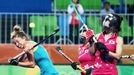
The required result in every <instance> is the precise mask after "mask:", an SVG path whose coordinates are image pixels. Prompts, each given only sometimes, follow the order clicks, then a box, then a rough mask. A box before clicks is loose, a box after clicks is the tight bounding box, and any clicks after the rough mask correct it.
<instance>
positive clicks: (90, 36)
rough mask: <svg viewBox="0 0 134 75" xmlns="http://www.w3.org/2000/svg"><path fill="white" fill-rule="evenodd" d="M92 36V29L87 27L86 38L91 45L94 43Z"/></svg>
mask: <svg viewBox="0 0 134 75" xmlns="http://www.w3.org/2000/svg"><path fill="white" fill-rule="evenodd" d="M93 37H94V32H93V30H91V29H89V30H88V31H86V38H87V40H88V42H89V43H90V45H92V44H93V43H94V40H93Z"/></svg>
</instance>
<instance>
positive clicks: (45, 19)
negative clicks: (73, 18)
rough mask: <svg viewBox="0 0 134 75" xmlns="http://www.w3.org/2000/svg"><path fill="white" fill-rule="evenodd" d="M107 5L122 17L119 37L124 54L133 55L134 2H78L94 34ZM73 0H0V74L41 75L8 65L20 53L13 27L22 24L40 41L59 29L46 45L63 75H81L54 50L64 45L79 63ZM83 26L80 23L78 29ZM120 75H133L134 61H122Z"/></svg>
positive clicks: (82, 0) (112, 0)
mask: <svg viewBox="0 0 134 75" xmlns="http://www.w3.org/2000/svg"><path fill="white" fill-rule="evenodd" d="M105 2H109V3H110V4H108V6H109V7H110V9H111V10H113V11H114V13H116V14H119V15H121V16H122V17H123V22H122V24H121V29H122V30H121V31H120V33H119V35H120V36H122V37H123V41H124V45H123V55H127V54H128V55H130V54H134V45H133V44H134V0H79V3H80V4H81V5H82V7H83V9H84V13H83V14H81V17H82V19H83V21H84V22H85V23H86V24H87V25H88V26H90V27H91V28H92V29H93V30H94V31H95V34H97V33H100V32H101V31H102V20H103V16H104V14H103V9H105V7H106V6H105ZM69 4H71V1H70V0H0V43H1V44H0V63H1V65H0V73H1V74H3V75H16V74H18V75H39V74H40V73H39V69H38V67H35V68H34V69H31V68H24V67H18V66H11V65H3V64H7V59H8V58H10V57H12V56H15V55H16V54H18V53H20V52H21V51H19V50H18V49H17V48H16V47H15V46H14V45H12V44H11V43H12V41H11V39H10V33H11V32H12V29H13V26H14V25H16V24H17V25H20V26H21V27H22V28H23V30H24V31H25V32H26V33H27V34H28V35H29V36H30V37H31V39H32V40H34V41H36V42H39V41H41V40H42V39H44V38H46V37H48V36H49V35H50V34H51V33H52V32H53V31H54V29H55V28H60V32H58V33H57V34H56V35H55V36H54V37H52V38H50V39H49V40H47V41H46V42H45V43H44V44H43V45H44V47H46V49H47V50H48V53H49V55H50V57H51V59H52V60H53V63H54V64H55V66H56V68H57V69H58V71H59V72H60V74H61V75H79V74H80V73H79V71H74V70H73V69H72V68H71V67H70V65H69V62H68V61H66V59H64V58H63V57H62V56H61V55H60V54H58V52H57V51H56V50H55V47H56V45H61V47H62V48H63V50H64V52H65V53H66V54H67V55H68V56H69V57H70V58H72V59H73V60H74V61H78V60H77V56H78V47H79V44H80V41H79V36H77V35H76V34H77V33H75V32H72V35H71V37H70V31H72V30H71V29H70V27H69V22H68V21H69V14H68V6H69ZM81 25H82V24H81V23H80V24H79V27H80V26H81ZM118 70H119V75H126V74H127V75H134V65H133V61H132V60H129V59H123V60H122V61H121V62H120V63H118Z"/></svg>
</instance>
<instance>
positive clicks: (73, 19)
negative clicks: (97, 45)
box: [67, 0, 84, 43]
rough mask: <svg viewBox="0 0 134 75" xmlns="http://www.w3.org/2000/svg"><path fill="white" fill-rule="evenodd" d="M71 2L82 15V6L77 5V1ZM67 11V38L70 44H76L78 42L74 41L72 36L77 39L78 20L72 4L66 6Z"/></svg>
mask: <svg viewBox="0 0 134 75" xmlns="http://www.w3.org/2000/svg"><path fill="white" fill-rule="evenodd" d="M72 2H73V4H74V6H75V8H76V10H77V11H78V13H79V14H83V13H84V9H83V7H82V5H81V4H80V3H79V0H72ZM67 11H68V14H69V37H70V40H71V41H72V42H74V43H77V42H78V40H77V41H76V39H74V36H76V37H77V38H78V37H79V26H80V20H79V19H78V16H77V15H76V13H75V11H74V8H73V6H72V4H70V5H69V6H68V9H67ZM75 34H76V35H75Z"/></svg>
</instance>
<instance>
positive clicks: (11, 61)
mask: <svg viewBox="0 0 134 75" xmlns="http://www.w3.org/2000/svg"><path fill="white" fill-rule="evenodd" d="M9 64H11V65H18V61H17V60H16V59H10V62H9Z"/></svg>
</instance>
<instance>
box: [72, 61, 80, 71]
mask: <svg viewBox="0 0 134 75" xmlns="http://www.w3.org/2000/svg"><path fill="white" fill-rule="evenodd" d="M77 65H78V63H77V62H73V63H71V67H72V68H73V69H74V70H77Z"/></svg>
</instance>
